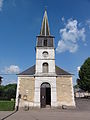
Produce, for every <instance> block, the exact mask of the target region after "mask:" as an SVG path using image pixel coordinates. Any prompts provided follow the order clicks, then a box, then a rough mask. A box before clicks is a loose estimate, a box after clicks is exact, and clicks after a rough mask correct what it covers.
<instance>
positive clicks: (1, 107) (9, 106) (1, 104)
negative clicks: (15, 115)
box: [0, 101, 15, 111]
mask: <svg viewBox="0 0 90 120" xmlns="http://www.w3.org/2000/svg"><path fill="white" fill-rule="evenodd" d="M14 106H15V101H0V111H12V110H14Z"/></svg>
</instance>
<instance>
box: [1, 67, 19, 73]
mask: <svg viewBox="0 0 90 120" xmlns="http://www.w3.org/2000/svg"><path fill="white" fill-rule="evenodd" d="M3 72H4V73H9V74H17V73H19V72H20V68H19V67H18V66H16V65H10V66H9V67H5V68H4V70H3Z"/></svg>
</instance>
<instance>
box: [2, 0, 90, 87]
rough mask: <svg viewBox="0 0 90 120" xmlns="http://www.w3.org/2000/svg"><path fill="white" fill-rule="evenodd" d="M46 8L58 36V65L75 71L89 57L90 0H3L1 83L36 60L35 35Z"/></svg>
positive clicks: (56, 52) (14, 77)
mask: <svg viewBox="0 0 90 120" xmlns="http://www.w3.org/2000/svg"><path fill="white" fill-rule="evenodd" d="M45 8H47V14H48V20H49V26H50V32H51V35H53V36H55V56H56V65H58V66H59V67H61V68H63V69H64V70H66V71H68V72H70V73H72V74H74V76H73V83H74V84H76V79H77V78H78V70H79V69H80V66H81V65H82V64H83V62H84V61H85V59H87V58H88V57H90V0H52V1H50V0H45V1H42V0H38V1H36V0H0V74H1V76H2V77H3V82H2V84H4V85H5V84H9V83H15V82H17V75H16V74H17V73H19V72H21V71H23V70H25V69H27V68H29V67H30V66H32V65H34V64H35V59H36V56H35V46H36V36H37V35H39V33H40V28H41V24H42V19H43V15H44V11H45Z"/></svg>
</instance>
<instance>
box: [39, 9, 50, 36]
mask: <svg viewBox="0 0 90 120" xmlns="http://www.w3.org/2000/svg"><path fill="white" fill-rule="evenodd" d="M40 35H45V36H47V35H50V29H49V23H48V17H47V11H46V9H45V13H44V17H43V21H42V27H41V31H40Z"/></svg>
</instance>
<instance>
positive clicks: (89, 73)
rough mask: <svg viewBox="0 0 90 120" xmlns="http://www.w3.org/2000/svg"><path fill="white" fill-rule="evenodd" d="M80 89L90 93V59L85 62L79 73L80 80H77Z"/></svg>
mask: <svg viewBox="0 0 90 120" xmlns="http://www.w3.org/2000/svg"><path fill="white" fill-rule="evenodd" d="M77 83H78V85H79V88H81V89H82V90H84V91H88V92H90V57H89V58H87V59H86V60H85V62H84V63H83V65H82V66H81V68H80V71H79V79H77Z"/></svg>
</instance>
